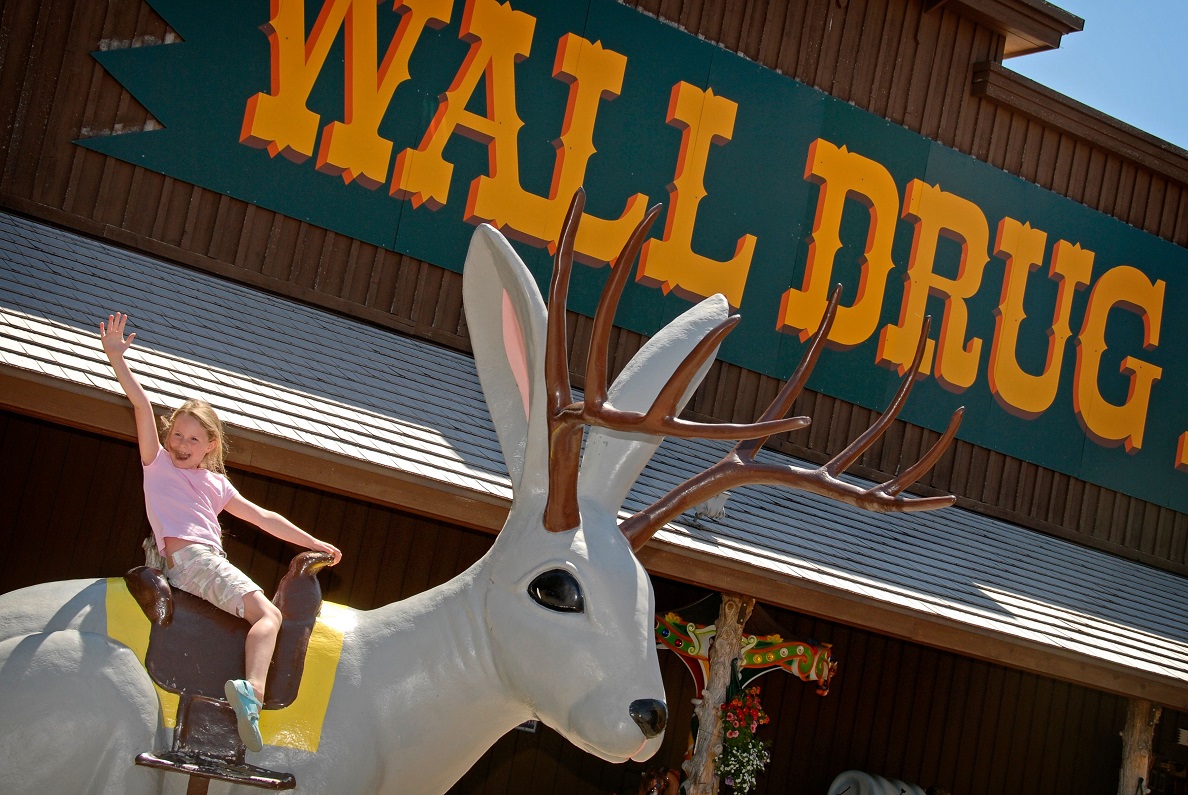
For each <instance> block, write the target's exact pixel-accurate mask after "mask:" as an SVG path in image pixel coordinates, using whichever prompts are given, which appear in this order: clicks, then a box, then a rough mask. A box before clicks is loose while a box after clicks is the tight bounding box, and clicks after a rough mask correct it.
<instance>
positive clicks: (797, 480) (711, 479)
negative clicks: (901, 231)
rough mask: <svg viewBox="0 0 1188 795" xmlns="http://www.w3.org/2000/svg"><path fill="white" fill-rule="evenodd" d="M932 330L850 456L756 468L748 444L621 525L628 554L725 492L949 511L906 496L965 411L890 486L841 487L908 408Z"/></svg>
mask: <svg viewBox="0 0 1188 795" xmlns="http://www.w3.org/2000/svg"><path fill="white" fill-rule="evenodd" d="M840 296H841V285H838V286H837V288H836V289H835V290H834V291H833V295H832V297H831V298H830V299H829V307H828V308H827V309H826V311H825V317H824V318H823V319H822V320H821V325H820V326H819V327H818V329H817V331H816V333H815V334H814V336H813V340H812V342H811V343H810V344H809V349H808V351H806V352H805V356H804V359H803V360H802V361H801V363H800V366H799V367H797V369H796V372H795V373H793V374H792V377H791V378H790V379H788V383H786V384H785V385H784V387H783V389H781V390H780V393H779V394H778V395H776V398H775V400H773V401H772V403H771V405H770V406H768V408H767V410H766V411H765V412H764V413H763V416H762V417H761V418H760V419H761V421H765V420H770V419H772V418H775V417H779V416H783V414H784V412H786V411H787V410H788V409H789V408H790V407H791V406H792V403H793V402H794V401H795V400H796V398H797V397H798V396H799V395H800V392H801V390H802V389H803V388H804V384H805V382H806V381H807V380H808V376H809V373H811V372H812V369H813V366H814V365H815V364H816V361H817V357H818V356H819V355H820V353H821V348H822V347H823V346H824V342H825V340H826V339H827V338H828V336H829V329H830V327H831V326H832V325H833V318H834V316H835V315H836V314H837V305H838V299H839V297H840ZM931 325H932V319H931V318H928V317H926V318H925V319H924V327H923V329H922V330H921V332H920V340H919V342H918V343H917V345H916V355H915V358H914V359H913V361H912V366H911V368H910V369H909V370H908V372H907V373H906V375H905V376H904V378H903V381H902V382H901V383H900V385H899V391H898V392H897V393H896V395H895V398H894V399H893V400H892V401H891V405H890V406H888V407H887V410H886V411H884V412H883V414H882V415H880V416H879V418H878V420H876V421H875V423H874V424H873V425H871V426H870V427H869V428H867V430H866V431H865V432H864V433H863V434H862V435H861V436H859V437H858V438H857V439H855V440H854V441H852V442H851V443H850V444H849V445H848V446H847V447H846V449H844V450H842V451H841V452H840V453H838V454H837V455H836V456H834V457H833V458H832V459H830V460H829V462H828V463H826V464H824V465H822V466H819V467H817V468H815V469H809V468H805V467H797V466H792V465H790V464H763V463H759V462H757V461H756V460H755V454H756V453H757V452H758V451H759V448H760V447H762V446H763V442H764V441H766V437H764V438H751V439H748V440H746V441H742V442H739V443H738V444H737V445H735V447H734V449H732V450H731V451H730V452H729V453H727V454H726V455H725V456H724V457H723V458H722V459H721V460H720V461H718V463H716V464H714V465H713V466H711V467H710V468H709V469H707V470H705V471H704V472H701V473H699V474H697V475H694V476H693V477H691V478H689V479H688V480H686V481H685V482H684V483H682V484H681V485H679V486H677V487H676V488H675V489H673V490H672V491H670V492H669V493H668V494H666V495H665V496H663V497H661V498H660V499H659V500H657V501H656V502H654V503H653V504H652V505H650V506H649V507H647V508H645V509H644V510H642V511H640V512H639V513H636V514H635V515H633V516H631V517H629V518H628V519H626V520H625V521H623V522H622V523H620V525H619V527H620V529H621V530H622V531H623V534H624V535H625V536H627V540H628V541H630V542H631V546H632V547H633V548H634V549H636V550H638V549H639V548H640V547H642V546H643V545H644V544H646V543H647V542H648V540H649V539H650V538H651V537H652V536H653V535H655V533H656V531H657V530H659V529H660V528H661V527H663V526H664V525H665V524H666V523H667V522H669V521H670V520H672V519H674V518H675V517H676V516H678V515H679V514H680V513H681V512H683V511H684V510H686V509H687V508H690V507H692V506H694V505H698V504H700V503H702V502H705V501H706V500H708V499H709V498H710V497H713V496H715V495H717V494H721V493H722V492H724V491H727V490H728V489H732V488H736V487H738V486H744V485H759V484H764V485H775V486H790V487H792V488H796V489H800V490H803V491H810V492H813V493H814V494H820V495H822V496H825V497H830V498H833V499H835V500H839V501H840V502H844V503H847V504H849V505H854V506H856V507H859V508H865V509H867V510H870V511H884V512H889V511H896V512H908V511H930V510H934V509H936V508H946V507H948V506H950V505H952V504H953V502H954V501H955V500H956V498H955V497H953V496H952V495H948V496H941V497H905V496H903V495H902V494H901V492H902V491H903V490H904V489H906V488H907V487H908V486H911V485H912V484H913V483H915V482H916V481H917V480H919V479H920V478H921V477H922V476H923V475H924V473H925V472H927V471H928V470H929V469H931V468H932V466H933V465H934V464H935V463H936V462H937V461H938V460H939V459H940V457H941V455H943V454H944V452H945V449H946V448H947V447H948V446H949V443H950V442H952V441H953V437H954V436H956V434H957V428H958V426H960V424H961V417H962V415H963V414H964V413H965V407H964V406H963V407H961V408H958V409H957V410H956V411H954V412H953V416H952V417H951V418H950V419H949V427H948V428H947V429H945V432H944V434H942V435H941V437H940V439H938V440H937V441H936V443H935V444H934V445H933V446H932V448H931V449H930V450H929V451H928V452H927V453H926V454H925V455H924V456H923V457H922V458H921V459H920V460H919V461H917V462H916V463H915V464H913V465H911V466H910V467H908V468H907V469H906V470H904V471H903V472H901V473H899V474H898V475H896V476H895V477H893V478H891V479H890V480H888V481H885V482H883V483H880V484H879V485H877V486H873V487H871V488H869V489H864V488H862V487H860V486H855V485H854V484H852V483H847V482H845V481H843V480H839V479H838V478H839V476H840V475H841V474H842V473H843V472H845V470H846V469H847V468H848V467H849V466H850V465H851V464H852V463H854V462H855V461H857V460H858V458H859V456H861V455H862V453H864V452H865V451H866V450H867V449H868V448H869V447H870V446H871V445H872V444H874V442H875V440H876V439H878V438H879V437H880V436H882V435H883V433H884V432H885V431H886V430H887V428H888V427H889V426H890V425H891V423H892V422H893V421H894V420H895V418H896V416H897V415H898V414H899V412H900V410H901V409H902V408H903V406H904V404H905V403H906V402H907V398H908V394H909V393H910V392H911V391H912V384H913V383H914V381H915V378H916V375H917V373H919V371H920V362H921V360H922V359H923V358H924V349H925V343H926V342H927V340H928V332H929V329H930V327H931Z"/></svg>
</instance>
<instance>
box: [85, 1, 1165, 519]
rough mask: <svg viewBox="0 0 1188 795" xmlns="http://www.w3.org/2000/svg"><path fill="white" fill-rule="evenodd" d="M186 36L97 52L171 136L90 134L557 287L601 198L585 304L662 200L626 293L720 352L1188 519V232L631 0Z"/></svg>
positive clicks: (316, 16)
mask: <svg viewBox="0 0 1188 795" xmlns="http://www.w3.org/2000/svg"><path fill="white" fill-rule="evenodd" d="M150 5H152V7H153V8H154V9H156V10H157V11H158V12H159V13H160V14H161V16H162V17H163V18H164V19H165V20H166V21H167V22H168V23H169V25H170V26H171V27H172V28H173V29H174V30H175V31H176V32H177V33H178V35H179V36H180V38H181V41H179V42H173V43H170V44H167V45H163V46H152V47H141V48H134V49H126V50H108V51H104V52H99V53H96V55H95V57H96V58H98V59H99V60H100V61H101V63H102V64H103V65H104V67H105V68H106V69H107V70H108V71H109V72H111V73H112V74H113V75H114V76H115V77H116V79H118V80H119V81H120V82H121V83H123V84H124V85H125V86H126V87H127V88H128V89H129V90H130V91H131V92H132V93H133V95H134V96H136V98H137V99H138V100H139V101H140V102H142V103H143V104H144V105H145V106H146V107H147V108H148V109H149V111H150V112H152V113H153V114H154V116H155V117H156V118H157V119H158V120H159V121H160V122H161V123H162V125H163V128H162V129H157V130H152V131H147V132H138V133H133V134H124V135H112V136H106V137H99V138H89V139H86V140H82V141H79V143H80V144H81V145H83V146H86V147H89V148H91V149H94V150H96V151H100V152H103V153H105V154H108V155H110V156H113V157H117V158H120V159H123V160H127V161H129V162H132V163H135V164H138V165H141V166H143V167H145V168H149V169H152V170H155V171H159V172H161V173H165V174H169V175H171V176H173V177H176V178H179V179H182V180H185V181H188V182H192V183H194V184H197V185H201V186H204V187H207V188H210V189H212V190H216V191H220V192H223V193H226V194H228V195H231V196H235V197H237V198H240V199H243V200H246V201H249V202H253V203H255V204H258V205H260V206H263V207H267V208H270V209H272V210H276V211H279V212H282V213H284V214H286V215H290V216H293V217H296V218H301V219H305V220H307V221H309V222H311V223H314V224H317V225H319V226H323V227H326V228H328V229H332V230H335V231H337V232H340V233H342V234H345V235H349V236H351V237H354V238H357V239H359V240H363V241H367V242H369V243H372V244H375V245H377V246H381V247H384V248H387V249H391V250H393V251H398V252H401V253H404V254H408V255H411V256H414V257H417V258H419V259H423V260H426V261H428V262H432V263H435V264H438V265H440V266H442V267H446V268H450V269H454V270H458V269H460V268H461V266H462V262H463V259H464V256H465V251H466V247H467V245H468V243H469V238H470V230H471V229H472V228H473V225H475V224H478V223H481V222H490V223H493V224H495V225H497V226H499V227H500V228H501V229H502V230H503V231H504V232H505V234H507V235H508V237H509V238H511V239H513V240H515V241H517V245H518V247H519V249H520V251H521V254H522V255H523V256H524V259H525V261H526V262H528V263H529V266H530V267H531V268H532V269H533V271H534V273H536V275H537V277H538V279H539V280H540V281H541V282H542V284H543V283H544V282H545V281H546V280H547V276H548V273H549V270H550V260H551V254H550V251H551V250H552V247H553V245H554V244H555V241H556V238H557V236H558V234H559V231H560V220H561V217H562V216H563V214H564V212H565V208H566V206H567V205H568V201H569V199H570V197H571V196H572V193H573V191H574V190H575V189H576V187H578V186H579V185H582V186H584V187H585V189H586V191H587V195H588V200H587V207H586V215H585V216H584V217H583V220H582V223H581V230H582V231H581V233H580V235H579V238H578V241H577V253H578V258H579V260H580V261H581V262H583V263H585V264H586V265H587V266H589V267H582V268H579V269H578V270H577V272H576V273H575V278H574V286H573V289H572V293H571V302H572V305H573V306H574V307H575V308H576V309H578V310H579V311H583V312H587V313H591V312H592V311H593V308H594V304H595V302H596V299H597V294H598V290H599V289H600V287H601V284H602V282H603V281H604V279H605V272H604V269H605V267H607V266H608V265H613V264H614V259H615V256H616V254H617V252H618V250H619V247H620V246H621V244H622V242H623V241H624V240H625V239H626V237H627V235H628V233H629V232H630V230H631V228H632V227H633V226H634V225H635V223H636V222H637V221H638V220H639V218H641V217H642V216H643V213H644V210H645V208H646V206H647V205H650V204H652V203H656V202H663V203H664V204H665V210H664V212H663V214H662V215H661V220H660V222H658V224H657V225H656V228H655V229H654V230H653V232H652V237H651V239H649V241H648V243H647V245H646V246H645V249H644V251H643V253H642V255H641V258H640V265H639V272H638V277H637V279H636V280H635V281H634V282H633V283H632V284H631V285H629V288H628V291H627V294H626V295H625V297H624V300H623V304H622V308H621V309H620V313H619V318H618V321H619V323H620V324H621V325H624V326H626V327H628V328H631V329H633V330H635V331H639V332H641V333H644V334H650V333H653V332H654V331H656V330H657V329H658V328H659V327H660V326H662V325H663V324H664V323H665V322H667V321H668V320H669V319H671V318H672V317H675V316H676V315H677V314H679V313H680V312H681V311H683V310H684V309H685V308H687V307H688V306H689V305H690V302H692V301H695V300H698V299H699V298H700V297H702V296H707V295H711V294H713V293H715V292H721V293H723V294H724V295H726V297H727V298H728V299H729V300H730V303H731V304H732V305H734V306H736V307H738V309H739V312H740V314H741V315H742V317H743V320H742V323H741V324H740V325H739V326H738V328H737V329H736V330H735V331H734V332H733V333H732V335H731V336H730V337H728V338H727V341H726V343H725V344H724V345H723V347H722V351H721V357H722V358H724V359H726V360H728V361H731V362H734V363H736V364H738V365H741V366H743V367H746V368H749V369H753V370H757V371H759V372H763V373H767V374H770V375H774V376H777V377H781V378H785V377H787V376H788V375H789V374H790V373H791V371H792V369H793V368H794V367H795V366H796V363H797V362H798V360H799V357H800V354H801V353H802V352H803V350H804V347H805V344H806V343H805V340H806V338H807V337H808V335H809V334H811V332H812V331H813V330H814V329H815V327H816V325H817V322H818V321H819V319H820V316H821V313H822V311H823V309H824V305H825V302H826V300H827V298H828V293H829V291H830V289H831V285H833V284H835V283H840V284H841V285H842V297H841V307H842V308H841V310H840V311H839V316H838V320H837V323H836V324H835V327H834V329H833V332H832V333H831V335H830V344H829V348H828V349H827V350H826V352H825V353H824V355H823V357H822V359H821V361H820V363H819V365H818V367H817V370H816V372H815V374H814V377H813V380H812V381H811V382H810V387H811V388H813V389H816V390H818V391H820V392H824V393H827V394H830V395H834V396H836V397H839V398H842V399H845V400H848V401H852V402H854V403H857V404H860V405H863V406H868V407H871V408H875V409H880V410H881V409H882V408H884V407H885V406H886V405H887V403H888V402H889V400H890V396H891V395H892V393H893V392H894V390H895V388H896V385H897V383H898V381H899V376H900V374H901V373H902V372H903V371H904V370H906V368H907V366H908V364H909V363H910V361H911V357H912V354H913V352H914V350H915V347H916V341H917V338H918V336H919V333H920V329H921V327H922V323H923V319H924V317H925V316H926V315H927V316H931V317H932V318H933V322H932V326H931V329H932V330H931V333H930V341H929V343H928V349H927V351H926V354H925V359H924V368H923V369H924V371H925V373H926V375H925V376H924V377H923V378H922V379H921V381H920V383H919V384H918V385H917V386H916V389H915V391H914V392H913V396H912V400H911V401H910V402H909V405H908V408H907V409H906V411H905V414H904V417H905V419H907V420H909V421H910V422H914V423H917V424H919V425H923V426H927V427H930V428H934V429H937V430H940V429H943V427H944V425H945V424H946V422H947V420H948V418H949V415H950V414H951V413H952V411H953V409H954V408H956V407H957V406H959V405H965V406H967V413H966V419H965V422H964V423H963V425H962V428H961V433H960V436H961V437H962V438H965V439H967V440H969V441H971V442H973V443H976V444H978V445H981V446H984V447H987V448H990V449H993V450H998V451H1001V452H1003V453H1006V454H1008V455H1012V456H1016V457H1019V458H1022V459H1025V460H1028V461H1031V462H1034V463H1036V464H1039V465H1041V466H1044V467H1048V468H1051V469H1055V470H1057V471H1060V472H1065V473H1068V474H1070V475H1073V476H1076V477H1079V478H1083V479H1085V480H1087V481H1091V482H1093V483H1098V484H1101V485H1103V486H1106V487H1108V488H1111V489H1116V490H1118V491H1122V492H1125V493H1129V494H1133V495H1135V496H1138V497H1140V498H1142V499H1145V500H1149V501H1151V502H1154V503H1157V504H1160V505H1166V506H1170V507H1172V508H1174V509H1176V510H1180V511H1185V510H1188V488H1185V486H1186V485H1188V389H1186V387H1188V361H1186V359H1185V357H1183V356H1179V355H1177V353H1176V351H1177V348H1179V347H1181V346H1182V344H1183V341H1184V340H1188V251H1186V250H1185V249H1183V248H1180V247H1178V246H1176V245H1173V244H1171V243H1169V242H1167V241H1164V240H1162V239H1160V238H1157V237H1154V236H1152V235H1149V234H1146V233H1144V232H1142V231H1140V230H1138V229H1135V228H1133V227H1131V226H1128V225H1127V224H1124V223H1122V222H1120V221H1117V220H1116V219H1113V218H1110V217H1108V216H1105V215H1103V214H1101V213H1098V212H1096V211H1093V210H1090V209H1088V208H1086V207H1085V206H1083V205H1080V204H1078V203H1076V202H1073V201H1071V200H1069V199H1066V198H1064V197H1061V196H1058V195H1056V194H1054V193H1051V192H1049V191H1046V190H1043V189H1041V188H1038V187H1037V186H1035V185H1033V184H1030V183H1028V182H1025V181H1024V180H1021V179H1019V178H1017V177H1014V176H1011V175H1009V174H1006V173H1004V172H1002V171H1000V170H998V169H996V168H994V167H992V166H989V165H987V164H986V163H983V162H981V161H978V160H975V159H973V158H971V157H969V156H967V155H964V154H961V153H959V152H956V151H954V150H952V149H949V148H947V147H945V146H943V145H941V144H939V143H936V142H933V141H930V140H927V139H925V138H922V137H921V136H919V135H917V134H915V133H913V132H911V131H909V130H906V129H904V128H902V127H899V126H897V125H894V124H891V123H889V122H887V121H885V120H883V119H881V118H879V117H877V116H874V115H872V114H870V113H867V112H865V111H862V110H860V109H858V108H855V107H854V106H852V105H849V104H848V103H845V102H842V101H840V100H837V99H835V98H833V97H830V96H828V95H826V94H824V93H822V92H820V91H818V90H816V89H813V88H810V87H807V86H804V85H802V84H801V83H799V82H797V81H795V80H792V79H790V78H787V77H785V76H782V75H780V74H777V73H775V72H773V71H771V70H768V69H765V68H763V67H761V66H758V65H756V64H754V63H752V62H750V61H747V60H746V59H744V58H742V57H739V56H737V55H735V54H733V53H729V52H726V51H724V50H722V49H720V48H718V47H716V46H714V45H711V44H709V43H706V42H704V41H701V40H699V39H698V38H696V37H694V36H691V35H689V34H686V33H683V32H682V31H680V30H678V29H676V28H674V27H671V26H668V25H665V24H663V23H661V22H659V21H657V20H655V19H652V18H649V17H647V16H645V15H643V14H640V13H639V12H636V11H634V10H632V9H629V8H627V7H625V6H622V5H620V4H618V3H616V2H614V0H588V2H584V1H583V2H566V3H556V2H549V1H548V0H511V2H509V3H506V4H500V3H499V2H497V0H404V2H401V3H396V4H395V8H393V7H392V6H384V5H380V6H377V5H376V4H375V3H374V0H372V2H363V1H362V0H309V2H302V1H301V0H274V2H273V3H272V4H271V6H272V7H271V8H269V5H268V4H266V3H263V2H258V3H243V2H228V1H227V0H219V1H214V2H208V3H200V4H194V3H181V2H177V0H150Z"/></svg>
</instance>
